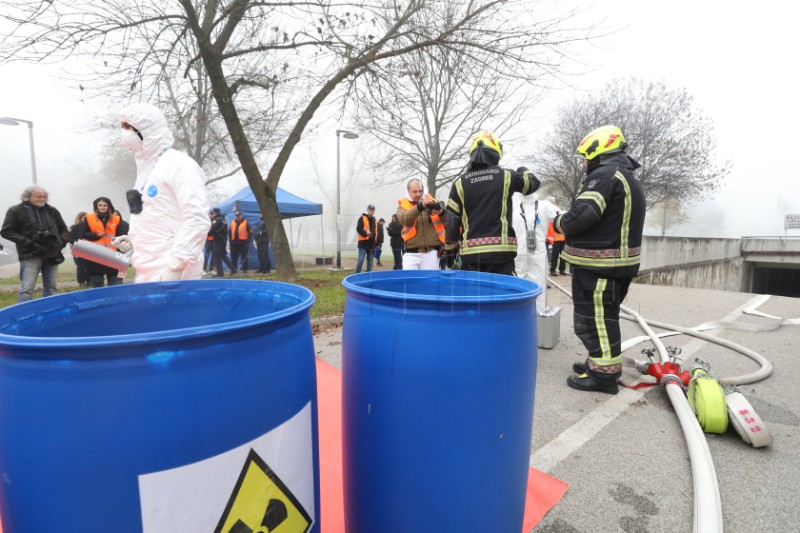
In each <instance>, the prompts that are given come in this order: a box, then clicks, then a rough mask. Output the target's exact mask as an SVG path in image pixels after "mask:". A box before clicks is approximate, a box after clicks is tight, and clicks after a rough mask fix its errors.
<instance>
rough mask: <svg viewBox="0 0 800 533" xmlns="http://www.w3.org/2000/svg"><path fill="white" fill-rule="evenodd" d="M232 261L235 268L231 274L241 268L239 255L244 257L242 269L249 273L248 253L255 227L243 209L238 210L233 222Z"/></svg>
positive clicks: (231, 230) (231, 228)
mask: <svg viewBox="0 0 800 533" xmlns="http://www.w3.org/2000/svg"><path fill="white" fill-rule="evenodd" d="M230 233H231V262H232V263H233V270H232V271H231V274H236V272H238V268H239V256H241V257H242V267H241V270H242V272H244V273H247V266H248V265H247V253H248V252H249V251H250V239H251V238H252V237H253V228H252V227H251V226H250V223H249V222H247V219H246V218H244V215H242V212H241V211H237V212H236V216H235V218H234V219H233V222H231V226H230Z"/></svg>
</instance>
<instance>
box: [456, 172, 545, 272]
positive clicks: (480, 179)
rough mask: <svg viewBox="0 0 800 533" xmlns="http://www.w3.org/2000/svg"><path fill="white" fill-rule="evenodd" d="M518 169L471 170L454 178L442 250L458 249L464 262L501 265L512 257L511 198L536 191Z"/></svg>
mask: <svg viewBox="0 0 800 533" xmlns="http://www.w3.org/2000/svg"><path fill="white" fill-rule="evenodd" d="M520 170H522V171H515V170H509V169H504V168H501V167H499V166H496V165H494V166H481V167H477V168H474V167H473V168H472V169H470V170H468V171H467V172H465V173H464V174H462V175H461V176H459V177H458V178H456V179H455V181H454V182H453V186H452V188H451V189H450V198H449V199H448V200H447V212H446V222H445V227H446V240H445V249H446V250H454V249H455V248H458V247H459V246H460V254H461V259H462V261H465V262H468V261H470V260H472V259H473V258H475V259H476V260H477V258H478V257H480V259H479V260H480V261H481V262H489V263H491V262H504V261H508V260H513V259H514V258H515V257H516V255H517V237H516V235H515V234H514V227H513V225H512V223H511V222H512V221H511V219H512V206H511V197H512V196H513V194H514V193H515V192H521V193H522V194H526V195H527V194H531V193H533V192H534V191H536V190H537V189H538V188H539V180H538V179H536V177H535V176H534V175H533V174H532V173H530V172H528V171H527V170H524V169H520Z"/></svg>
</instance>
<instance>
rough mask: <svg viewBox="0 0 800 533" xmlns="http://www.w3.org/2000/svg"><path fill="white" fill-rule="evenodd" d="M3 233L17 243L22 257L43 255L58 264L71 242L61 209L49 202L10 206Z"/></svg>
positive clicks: (5, 237)
mask: <svg viewBox="0 0 800 533" xmlns="http://www.w3.org/2000/svg"><path fill="white" fill-rule="evenodd" d="M0 235H2V237H3V238H4V239H8V240H9V241H11V242H13V243H14V244H16V245H17V255H18V256H19V258H20V259H30V258H32V257H43V258H48V259H54V260H55V262H59V263H60V262H61V261H63V260H64V256H63V255H62V254H61V250H63V249H64V247H65V246H66V245H67V243H68V242H69V228H67V225H66V224H65V223H64V219H63V218H61V213H59V212H58V209H56V208H55V207H53V206H51V205H50V204H45V205H44V207H35V206H34V205H33V204H31V203H30V202H28V201H25V202H22V203H20V204H17V205H14V206H11V207H9V208H8V211H7V212H6V218H5V220H4V221H3V228H2V230H0Z"/></svg>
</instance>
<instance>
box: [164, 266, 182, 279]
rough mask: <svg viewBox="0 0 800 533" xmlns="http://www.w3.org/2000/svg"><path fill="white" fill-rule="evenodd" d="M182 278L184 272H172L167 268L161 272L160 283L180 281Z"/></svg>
mask: <svg viewBox="0 0 800 533" xmlns="http://www.w3.org/2000/svg"><path fill="white" fill-rule="evenodd" d="M182 277H183V270H170V269H168V268H167V269H164V270H163V271H162V272H161V280H160V281H178V280H179V279H181V278H182Z"/></svg>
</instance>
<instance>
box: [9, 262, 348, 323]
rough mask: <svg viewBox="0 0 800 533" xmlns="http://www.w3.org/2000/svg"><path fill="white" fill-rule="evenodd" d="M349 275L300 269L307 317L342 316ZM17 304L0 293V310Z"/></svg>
mask: <svg viewBox="0 0 800 533" xmlns="http://www.w3.org/2000/svg"><path fill="white" fill-rule="evenodd" d="M349 274H352V272H351V271H349V270H340V271H333V270H300V271H299V272H298V274H297V279H296V280H295V281H294V283H295V284H296V285H302V286H303V287H306V288H307V289H309V290H310V291H311V292H313V293H314V296H315V297H316V300H315V301H314V305H313V306H311V309H310V311H309V315H310V316H311V318H312V319H314V318H320V317H326V316H337V315H342V314H344V301H345V294H346V293H345V290H344V287H342V280H343V279H344V278H345V276H348V275H349ZM132 276H133V274H132V273H130V274H129V276H128V281H126V283H128V282H130V278H131V277H132ZM235 278H237V279H263V280H274V279H275V278H274V276H262V275H260V274H250V273H248V274H244V275H243V274H237V275H236V276H235ZM63 281H75V273H74V272H64V273H62V272H61V271H60V269H59V273H58V282H59V286H58V293H59V294H63V293H65V292H72V291H78V290H84V289H81V288H78V287H65V286H63V285H61V282H63ZM0 283H2V284H3V285H14V286H17V287H18V286H19V278H18V277H13V278H5V279H2V280H0ZM38 283H39V284H41V278H40V279H39V282H38ZM41 296H42V291H41V289H40V288H37V289H36V290H35V291H34V293H33V297H34V298H40V297H41ZM15 303H17V291H13V292H12V291H8V290H7V291H0V308H2V307H7V306H9V305H12V304H15Z"/></svg>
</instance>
